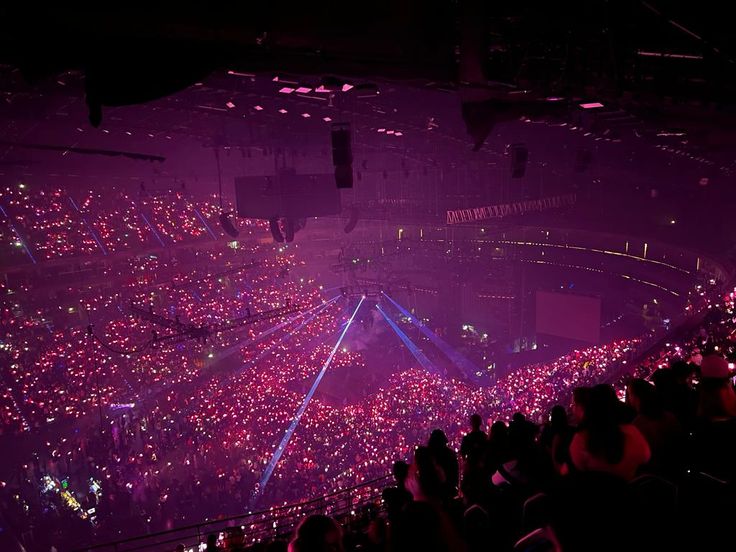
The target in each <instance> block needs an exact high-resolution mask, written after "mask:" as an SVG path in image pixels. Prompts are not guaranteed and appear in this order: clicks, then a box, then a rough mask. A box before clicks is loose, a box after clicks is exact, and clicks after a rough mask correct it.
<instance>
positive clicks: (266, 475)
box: [251, 298, 365, 505]
mask: <svg viewBox="0 0 736 552" xmlns="http://www.w3.org/2000/svg"><path fill="white" fill-rule="evenodd" d="M363 301H365V298H363V299H361V300H360V302H359V303H358V306H357V307H355V310H354V311H353V314H352V315H351V316H350V318H349V319H348V323H347V324H345V328H344V329H343V330H342V333H341V334H340V337H339V338H338V339H337V343H335V346H334V347H333V348H332V351H331V352H330V355H329V356H328V357H327V360H326V361H325V363H324V365H323V366H322V369H321V370H320V371H319V373H318V374H317V377H316V378H315V379H314V383H312V387H311V388H310V389H309V391H308V392H307V394H306V395H305V396H304V400H303V401H302V404H301V406H300V407H299V409H298V410H297V412H296V415H295V416H294V419H293V420H291V424H289V427H288V428H287V430H286V433H284V437H283V438H282V439H281V442H280V443H279V446H278V447H277V448H276V450H275V451H274V453H273V456H272V457H271V460H270V461H269V462H268V464H267V465H266V469H265V470H264V471H263V474H262V475H261V480H260V482H259V483H258V486H257V487H256V489H255V490H254V492H253V498H252V502H251V505H255V503H256V502H257V501H258V499H259V498H260V497H261V495H262V494H263V491H264V490H265V488H266V485H267V484H268V481H269V479H271V475H272V474H273V471H274V470H275V469H276V465H277V464H278V463H279V460H281V456H282V455H283V454H284V451H285V450H286V447H287V446H288V444H289V441H290V440H291V437H292V436H293V435H294V432H295V431H296V428H297V426H298V425H299V422H300V421H301V419H302V416H303V415H304V412H306V410H307V407H308V406H309V402H310V401H311V400H312V397H313V396H314V393H315V391H317V387H319V384H320V383H321V382H322V378H323V377H324V375H325V373H326V372H327V369H328V368H329V367H330V364H332V359H333V358H335V353H337V351H338V349H339V348H340V345H341V344H342V340H343V339H344V338H345V334H346V333H348V330H349V329H350V326H351V325H352V323H353V320H355V316H356V315H357V314H358V311H359V310H360V307H361V306H362V305H363Z"/></svg>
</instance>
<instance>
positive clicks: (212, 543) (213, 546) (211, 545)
mask: <svg viewBox="0 0 736 552" xmlns="http://www.w3.org/2000/svg"><path fill="white" fill-rule="evenodd" d="M204 550H205V552H220V550H221V549H220V547H219V546H217V535H216V534H214V533H211V534H209V535H207V547H206V548H205V549H204Z"/></svg>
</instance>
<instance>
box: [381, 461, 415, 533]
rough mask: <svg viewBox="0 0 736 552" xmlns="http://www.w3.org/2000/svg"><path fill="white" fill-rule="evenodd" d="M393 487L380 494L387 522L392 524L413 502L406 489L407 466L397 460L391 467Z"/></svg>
mask: <svg viewBox="0 0 736 552" xmlns="http://www.w3.org/2000/svg"><path fill="white" fill-rule="evenodd" d="M393 474H394V479H395V480H396V486H395V487H387V488H385V489H384V490H383V492H382V493H381V498H382V499H383V503H384V505H385V506H386V515H387V516H388V520H389V522H392V523H393V522H394V521H395V520H396V517H397V516H398V515H399V513H400V512H402V511H403V510H404V509H405V508H406V506H407V505H408V504H409V503H410V502H411V501H412V500H413V498H412V496H411V493H410V492H409V491H408V490H407V489H406V478H407V476H408V475H409V464H407V463H406V462H404V461H402V460H399V461H397V462H394V465H393Z"/></svg>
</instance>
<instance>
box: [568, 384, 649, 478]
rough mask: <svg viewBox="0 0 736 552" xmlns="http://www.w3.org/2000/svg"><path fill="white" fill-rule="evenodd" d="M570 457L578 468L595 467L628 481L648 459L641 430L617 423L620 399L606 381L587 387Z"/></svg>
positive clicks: (597, 469) (619, 416) (591, 469)
mask: <svg viewBox="0 0 736 552" xmlns="http://www.w3.org/2000/svg"><path fill="white" fill-rule="evenodd" d="M570 457H571V459H572V463H573V465H574V467H575V468H577V469H578V470H580V471H597V472H604V473H609V474H612V475H616V476H618V477H620V478H622V479H624V480H626V481H630V480H631V479H633V478H634V477H636V474H637V472H638V470H639V468H640V467H641V466H642V464H645V463H646V462H648V461H649V459H650V457H651V450H650V449H649V445H648V444H647V441H646V439H644V437H643V436H642V434H641V432H640V431H639V430H638V429H636V427H635V426H633V425H631V424H622V423H621V403H620V402H619V401H618V399H617V398H616V393H615V391H614V390H613V388H612V387H611V386H609V385H596V386H595V387H593V389H591V391H590V397H589V401H588V405H587V407H586V409H585V414H584V417H583V424H582V425H581V430H580V431H579V432H578V433H577V434H575V437H573V439H572V443H571V444H570Z"/></svg>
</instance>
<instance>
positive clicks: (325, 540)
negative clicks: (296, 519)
mask: <svg viewBox="0 0 736 552" xmlns="http://www.w3.org/2000/svg"><path fill="white" fill-rule="evenodd" d="M343 550H344V549H343V544H342V528H341V527H340V526H339V525H338V524H337V522H336V521H335V520H334V519H332V518H331V517H328V516H324V515H320V514H316V515H311V516H309V517H308V518H306V519H304V520H302V522H301V523H300V524H299V527H297V528H296V531H295V532H294V538H293V539H292V540H291V542H290V543H289V552H342V551H343Z"/></svg>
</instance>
